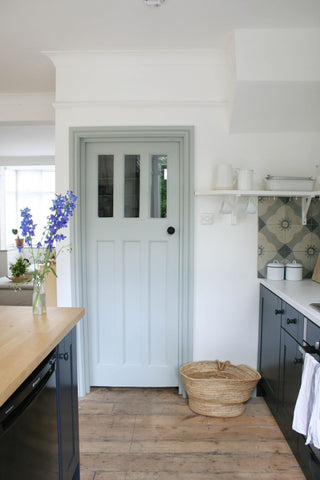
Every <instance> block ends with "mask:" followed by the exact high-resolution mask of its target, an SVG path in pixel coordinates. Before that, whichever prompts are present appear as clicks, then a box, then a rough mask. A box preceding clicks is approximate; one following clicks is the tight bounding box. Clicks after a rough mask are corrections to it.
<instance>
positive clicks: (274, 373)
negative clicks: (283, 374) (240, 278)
mask: <svg viewBox="0 0 320 480" xmlns="http://www.w3.org/2000/svg"><path fill="white" fill-rule="evenodd" d="M281 314H282V301H281V299H280V298H279V297H277V296H276V295H274V293H272V292H270V290H268V289H267V288H265V287H264V286H261V288H260V326H259V359H258V369H259V372H260V374H261V382H260V384H259V388H258V391H260V393H263V395H264V396H265V398H266V401H267V403H268V405H269V408H270V410H271V411H272V412H273V413H276V412H277V411H278V408H279V385H280V383H279V379H280V374H279V369H280V360H279V352H280V325H281Z"/></svg>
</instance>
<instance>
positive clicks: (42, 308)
mask: <svg viewBox="0 0 320 480" xmlns="http://www.w3.org/2000/svg"><path fill="white" fill-rule="evenodd" d="M32 313H33V314H34V315H43V314H44V313H47V299H46V289H45V282H44V279H42V280H41V279H40V278H39V277H36V278H35V279H34V280H33V295H32Z"/></svg>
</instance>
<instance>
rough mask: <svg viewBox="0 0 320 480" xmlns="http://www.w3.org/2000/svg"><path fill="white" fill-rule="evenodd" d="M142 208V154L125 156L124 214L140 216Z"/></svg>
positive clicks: (131, 216) (132, 216)
mask: <svg viewBox="0 0 320 480" xmlns="http://www.w3.org/2000/svg"><path fill="white" fill-rule="evenodd" d="M139 209H140V155H125V157H124V216H125V217H126V218H137V217H139Z"/></svg>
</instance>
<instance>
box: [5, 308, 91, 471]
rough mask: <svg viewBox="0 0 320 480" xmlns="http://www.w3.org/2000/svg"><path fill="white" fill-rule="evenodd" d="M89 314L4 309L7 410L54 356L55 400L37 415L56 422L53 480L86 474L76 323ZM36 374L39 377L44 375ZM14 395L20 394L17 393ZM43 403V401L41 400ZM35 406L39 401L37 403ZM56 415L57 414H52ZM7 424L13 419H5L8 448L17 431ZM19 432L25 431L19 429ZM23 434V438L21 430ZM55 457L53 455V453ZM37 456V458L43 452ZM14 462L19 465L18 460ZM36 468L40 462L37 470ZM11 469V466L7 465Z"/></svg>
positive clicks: (67, 310)
mask: <svg viewBox="0 0 320 480" xmlns="http://www.w3.org/2000/svg"><path fill="white" fill-rule="evenodd" d="M83 315H84V309H83V308H56V307H52V308H48V312H47V314H46V315H33V314H32V309H31V307H10V306H8V307H7V306H2V307H0V328H1V335H0V407H1V406H3V408H2V410H3V411H6V409H7V405H9V409H8V411H10V409H11V408H13V407H11V403H12V404H14V402H13V400H12V398H15V397H14V396H15V395H17V394H19V395H20V391H21V390H22V389H23V388H24V385H25V384H26V383H28V381H29V380H30V378H32V376H33V375H35V373H36V372H38V370H39V369H40V368H42V365H43V363H44V362H47V359H48V356H49V358H51V359H52V360H50V361H49V364H51V365H53V367H52V372H53V373H52V382H51V383H52V384H51V385H50V384H48V386H49V388H48V390H50V392H51V393H50V395H51V397H52V393H53V395H54V399H55V400H54V402H53V403H51V404H50V405H51V407H50V408H49V406H47V408H46V402H45V401H44V402H43V403H42V405H43V407H42V408H41V409H39V407H38V410H37V416H36V417H35V418H37V421H36V423H37V424H41V423H42V425H49V424H51V426H52V427H51V428H52V431H53V433H54V432H55V437H56V444H57V447H56V451H57V452H58V453H57V461H56V467H55V468H56V470H55V472H54V473H52V476H51V475H50V472H48V475H47V478H50V479H51V478H55V479H58V478H59V479H63V480H76V479H78V478H79V475H80V474H79V434H78V403H77V400H78V398H77V372H76V363H77V362H76V331H75V328H74V327H75V325H76V324H77V322H78V321H79V320H80V319H81V318H82V317H83ZM39 365H40V367H39ZM36 374H37V375H38V373H36ZM39 378H40V374H39ZM36 383H37V380H36V381H35V382H34V385H35V387H34V388H35V390H36V389H37V388H38V387H37V386H36ZM39 385H40V382H39ZM52 386H53V388H52ZM12 394H14V395H13V396H12ZM41 395H42V398H44V395H43V394H41V393H39V397H38V398H41ZM37 402H39V400H38V399H37ZM33 404H36V402H34V401H33ZM33 404H32V405H33ZM28 405H29V403H28V404H27V408H24V409H23V412H25V413H23V415H24V417H28V411H29V410H30V409H31V404H30V405H29V406H28ZM19 409H20V406H19ZM38 412H39V416H38ZM10 415H11V412H10ZM50 415H51V418H49V417H50ZM29 416H30V414H29ZM8 417H9V415H8ZM24 417H23V418H24ZM40 417H41V418H40ZM46 417H48V418H46ZM5 422H7V424H8V422H9V423H10V421H9V418H8V419H7V418H5V419H4V421H3V423H2V424H1V432H0V440H1V442H2V444H1V445H2V447H3V446H4V445H5V444H6V442H7V439H8V442H9V441H10V434H9V433H7V432H11V430H7V425H5ZM50 422H51V423H50ZM11 423H12V422H11ZM16 424H17V422H14V424H13V425H16ZM12 430H13V429H12ZM16 430H19V429H18V428H16ZM46 430H47V429H46ZM42 432H44V430H42ZM19 436H20V437H21V435H20V434H19ZM37 440H38V442H35V443H38V444H41V443H44V442H43V441H42V438H41V435H40V436H39V438H38V439H37ZM11 441H12V439H11ZM25 444H26V447H28V445H29V444H30V441H28V440H27V438H26V442H25ZM22 448H23V441H22V447H21V449H22ZM11 450H12V449H11ZM21 453H22V452H20V454H21ZM50 455H51V454H50V453H48V456H50ZM35 457H36V458H37V456H35ZM21 458H22V457H21ZM29 458H30V455H29ZM36 461H37V460H36ZM2 462H4V463H6V460H4V459H3V458H2ZM12 463H13V464H14V462H12ZM2 467H3V465H1V470H2ZM36 467H37V465H35V467H34V469H36ZM6 468H8V467H7V465H6ZM9 469H10V466H9ZM1 474H2V472H1ZM1 474H0V478H1V480H2V478H3V477H1ZM6 478H10V479H11V478H14V479H15V478H18V477H16V476H15V474H12V477H11V476H10V472H9V475H8V476H7V477H6ZM34 478H38V477H37V476H35V477H34Z"/></svg>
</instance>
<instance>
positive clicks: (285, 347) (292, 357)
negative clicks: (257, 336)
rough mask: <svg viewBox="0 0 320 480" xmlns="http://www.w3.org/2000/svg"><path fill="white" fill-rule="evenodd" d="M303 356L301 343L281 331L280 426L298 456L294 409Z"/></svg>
mask: <svg viewBox="0 0 320 480" xmlns="http://www.w3.org/2000/svg"><path fill="white" fill-rule="evenodd" d="M302 362H303V358H302V354H301V353H300V352H299V343H298V342H297V341H296V340H295V339H294V338H292V337H291V335H289V334H288V333H287V332H286V331H285V330H283V329H282V331H281V375H280V376H281V392H280V417H279V418H280V424H281V425H280V426H281V429H282V431H283V433H284V435H285V437H286V440H287V441H288V443H289V445H290V447H291V449H292V451H293V453H294V454H295V455H297V451H298V434H297V433H296V432H294V431H293V430H292V420H293V412H294V407H295V404H296V401H297V397H298V393H299V389H300V384H301V375H302V364H303V363H302Z"/></svg>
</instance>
